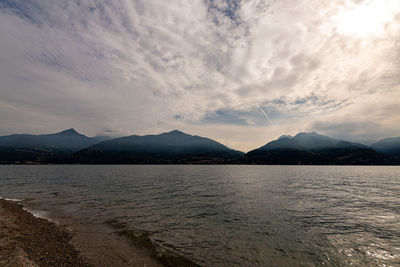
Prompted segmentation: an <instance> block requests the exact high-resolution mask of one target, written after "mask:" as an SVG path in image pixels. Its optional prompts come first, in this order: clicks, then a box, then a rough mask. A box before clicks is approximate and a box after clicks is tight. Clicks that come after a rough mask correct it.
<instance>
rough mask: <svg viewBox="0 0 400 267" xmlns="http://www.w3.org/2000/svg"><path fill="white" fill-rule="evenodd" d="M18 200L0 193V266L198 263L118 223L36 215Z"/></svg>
mask: <svg viewBox="0 0 400 267" xmlns="http://www.w3.org/2000/svg"><path fill="white" fill-rule="evenodd" d="M22 203H23V201H19V200H17V199H15V200H13V199H1V198H0V266H149V267H152V266H198V265H197V264H195V263H193V262H192V261H190V260H188V259H186V258H184V257H182V256H180V255H175V254H173V253H169V252H168V251H160V248H159V247H157V246H156V245H155V244H153V243H152V242H151V240H150V239H149V238H148V237H147V236H146V235H143V234H142V233H137V232H135V231H133V230H128V229H125V228H121V225H118V226H116V225H115V224H113V223H112V222H111V223H110V222H108V223H107V224H102V223H98V224H97V223H96V224H93V223H88V222H82V221H80V220H79V219H77V218H71V217H67V216H65V215H60V216H55V218H54V217H53V216H51V218H47V216H37V215H35V214H34V213H35V211H36V210H35V211H32V210H31V209H30V208H29V206H28V207H27V206H26V205H23V204H22ZM46 213H47V212H46Z"/></svg>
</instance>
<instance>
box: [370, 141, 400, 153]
mask: <svg viewBox="0 0 400 267" xmlns="http://www.w3.org/2000/svg"><path fill="white" fill-rule="evenodd" d="M371 147H372V148H374V149H375V150H377V151H381V152H383V153H385V154H387V155H391V156H396V157H400V137H390V138H385V139H382V140H380V141H378V142H376V143H374V144H372V145H371Z"/></svg>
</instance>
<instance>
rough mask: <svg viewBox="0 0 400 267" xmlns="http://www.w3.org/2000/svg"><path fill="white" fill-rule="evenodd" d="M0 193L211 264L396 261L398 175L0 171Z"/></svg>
mask: <svg viewBox="0 0 400 267" xmlns="http://www.w3.org/2000/svg"><path fill="white" fill-rule="evenodd" d="M0 196H2V197H7V198H24V199H35V201H36V202H35V208H38V207H40V208H42V209H43V210H45V209H46V210H50V211H61V212H63V213H65V214H70V215H71V216H75V217H79V218H80V219H82V220H84V221H88V222H90V221H99V220H100V221H109V220H113V221H118V222H119V223H121V224H126V225H127V226H128V227H130V228H131V229H139V230H142V231H144V232H146V233H148V234H149V235H150V237H151V239H152V240H153V241H154V242H156V243H157V244H158V245H160V246H163V247H165V248H168V249H170V250H173V251H175V252H177V253H179V254H182V255H185V256H188V257H189V258H192V259H194V260H195V261H196V262H198V263H200V264H202V265H207V266H215V265H219V266H221V265H225V266H230V265H274V266H277V265H280V266H285V265H287V266H289V265H290V266H299V265H300V266H301V265H308V266H309V265H311V266H313V265H317V266H319V265H326V266H342V265H356V266H363V265H378V266H394V265H396V264H397V265H398V264H399V262H400V205H399V203H400V168H399V167H340V166H336V167H326V166H324V167H318V166H0Z"/></svg>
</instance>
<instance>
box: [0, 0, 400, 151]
mask: <svg viewBox="0 0 400 267" xmlns="http://www.w3.org/2000/svg"><path fill="white" fill-rule="evenodd" d="M67 128H75V129H76V130H77V131H79V132H81V133H84V134H86V135H88V136H95V135H110V136H123V135H131V134H139V135H142V134H155V133H160V132H165V131H170V130H174V129H179V130H181V131H184V132H187V133H189V134H194V135H200V136H205V137H209V138H212V139H215V140H217V141H219V142H222V143H223V144H225V145H227V146H229V147H232V148H235V149H239V150H242V151H248V150H251V149H254V148H257V147H259V146H262V145H264V144H265V143H267V142H268V141H271V140H273V139H275V138H277V137H279V136H281V135H286V134H291V135H293V134H296V133H297V132H311V131H315V132H318V133H320V134H325V135H329V136H332V137H335V138H340V139H347V140H352V141H360V142H365V143H368V142H372V141H374V140H378V139H380V138H384V137H390V136H400V1H398V0H270V1H267V0H264V1H260V0H245V1H241V0H191V1H187V0H170V1H165V0H102V1H100V0H69V1H54V0H30V1H26V0H12V1H11V0H0V135H6V134H11V133H33V134H42V133H51V132H57V131H61V130H63V129H67Z"/></svg>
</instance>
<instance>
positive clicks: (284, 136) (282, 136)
mask: <svg viewBox="0 0 400 267" xmlns="http://www.w3.org/2000/svg"><path fill="white" fill-rule="evenodd" d="M285 138H288V139H290V138H293V136H291V135H281V136H279V138H278V140H280V139H285Z"/></svg>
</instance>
